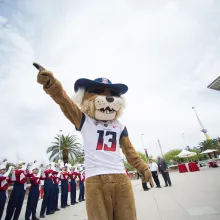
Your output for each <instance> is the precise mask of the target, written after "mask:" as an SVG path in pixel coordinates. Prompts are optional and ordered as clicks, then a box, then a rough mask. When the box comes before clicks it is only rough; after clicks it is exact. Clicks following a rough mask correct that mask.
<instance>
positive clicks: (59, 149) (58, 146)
mask: <svg viewBox="0 0 220 220" xmlns="http://www.w3.org/2000/svg"><path fill="white" fill-rule="evenodd" d="M54 138H55V141H54V142H52V146H50V147H48V148H47V154H48V153H51V154H50V157H49V160H51V161H54V162H57V161H58V159H61V158H62V159H63V162H64V163H68V162H69V161H70V160H71V161H73V160H76V158H78V157H81V156H82V154H83V149H82V145H81V143H80V141H79V138H78V136H77V135H70V134H68V135H66V136H64V135H61V137H60V136H59V135H57V136H56V137H54ZM61 156H62V157H61Z"/></svg>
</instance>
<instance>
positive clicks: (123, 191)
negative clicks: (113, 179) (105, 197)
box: [114, 175, 137, 220]
mask: <svg viewBox="0 0 220 220" xmlns="http://www.w3.org/2000/svg"><path fill="white" fill-rule="evenodd" d="M114 194H115V199H114V220H122V219H126V220H137V216H136V207H135V200H134V194H133V189H132V185H131V181H130V179H129V177H128V176H127V175H120V177H119V179H118V184H116V185H115V193H114Z"/></svg>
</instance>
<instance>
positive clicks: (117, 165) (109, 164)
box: [78, 113, 127, 178]
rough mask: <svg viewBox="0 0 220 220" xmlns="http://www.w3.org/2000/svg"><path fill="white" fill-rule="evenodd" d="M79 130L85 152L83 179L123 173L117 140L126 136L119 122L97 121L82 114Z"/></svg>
mask: <svg viewBox="0 0 220 220" xmlns="http://www.w3.org/2000/svg"><path fill="white" fill-rule="evenodd" d="M82 115H83V117H82V121H81V126H80V129H78V130H80V131H81V133H82V136H83V143H84V152H85V178H88V177H91V176H96V175H101V174H120V173H125V168H124V164H123V161H122V157H121V152H120V144H119V140H120V137H121V136H122V135H124V136H126V135H127V130H126V127H125V126H123V125H122V124H121V123H120V122H119V121H117V120H114V121H108V122H103V121H97V120H95V119H93V118H91V117H89V116H88V115H86V114H84V113H83V114H82Z"/></svg>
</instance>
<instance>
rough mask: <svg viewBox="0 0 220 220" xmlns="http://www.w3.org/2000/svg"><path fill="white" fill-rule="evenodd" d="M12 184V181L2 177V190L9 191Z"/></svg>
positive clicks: (0, 183)
mask: <svg viewBox="0 0 220 220" xmlns="http://www.w3.org/2000/svg"><path fill="white" fill-rule="evenodd" d="M9 182H10V179H9V178H8V177H4V176H0V190H5V191H6V190H7V189H8V183H9Z"/></svg>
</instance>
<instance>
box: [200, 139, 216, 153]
mask: <svg viewBox="0 0 220 220" xmlns="http://www.w3.org/2000/svg"><path fill="white" fill-rule="evenodd" d="M219 143H220V138H219V137H218V138H214V139H210V140H205V141H202V142H200V143H199V146H200V150H201V151H205V150H207V149H217V150H220V144H219Z"/></svg>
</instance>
